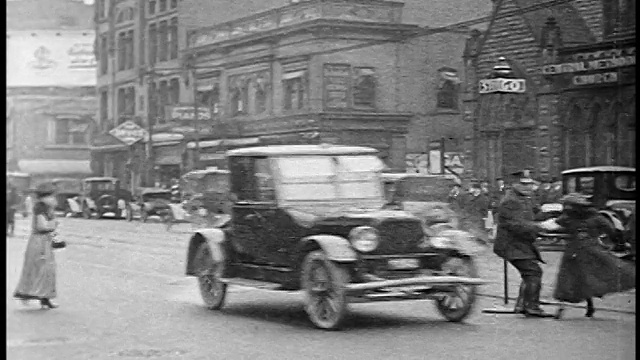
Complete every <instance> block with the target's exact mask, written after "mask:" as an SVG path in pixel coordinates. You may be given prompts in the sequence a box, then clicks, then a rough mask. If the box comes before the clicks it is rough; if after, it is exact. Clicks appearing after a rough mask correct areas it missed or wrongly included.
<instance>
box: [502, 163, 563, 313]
mask: <svg viewBox="0 0 640 360" xmlns="http://www.w3.org/2000/svg"><path fill="white" fill-rule="evenodd" d="M512 175H513V176H516V177H518V178H519V180H518V181H517V182H514V183H513V185H512V187H511V189H510V190H509V191H508V192H507V194H506V195H505V197H504V198H503V199H502V201H501V202H500V204H499V206H498V209H497V216H498V231H497V234H496V239H495V243H494V247H493V252H494V253H495V254H496V255H498V256H500V257H501V258H503V259H505V260H506V261H508V262H509V263H510V264H511V265H513V266H514V267H515V268H516V269H517V270H518V272H519V273H520V276H521V277H522V283H521V284H520V293H519V295H518V300H517V301H516V307H515V312H516V313H519V314H524V315H526V316H528V317H538V318H543V317H552V316H553V315H552V314H547V313H545V312H544V311H543V310H542V309H541V308H540V290H541V288H542V269H541V268H540V265H538V263H539V262H542V263H544V261H543V260H542V257H541V256H540V252H539V251H538V249H537V248H536V247H535V245H534V242H535V240H536V237H537V233H538V231H539V230H540V228H539V226H538V225H537V224H536V223H535V222H534V212H533V209H534V204H533V199H532V196H533V180H532V179H531V178H530V177H528V176H527V174H526V173H525V172H523V171H522V172H517V173H514V174H512Z"/></svg>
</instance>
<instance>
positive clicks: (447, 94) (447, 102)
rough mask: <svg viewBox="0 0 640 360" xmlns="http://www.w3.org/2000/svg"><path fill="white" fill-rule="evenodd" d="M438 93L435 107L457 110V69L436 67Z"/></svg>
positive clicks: (458, 86) (458, 81) (458, 79)
mask: <svg viewBox="0 0 640 360" xmlns="http://www.w3.org/2000/svg"><path fill="white" fill-rule="evenodd" d="M438 77H439V79H438V81H439V84H438V93H437V95H436V99H437V103H436V108H438V109H448V110H458V103H459V101H458V95H459V93H460V83H461V81H460V78H459V77H458V71H457V70H455V69H452V68H450V67H442V68H440V69H438Z"/></svg>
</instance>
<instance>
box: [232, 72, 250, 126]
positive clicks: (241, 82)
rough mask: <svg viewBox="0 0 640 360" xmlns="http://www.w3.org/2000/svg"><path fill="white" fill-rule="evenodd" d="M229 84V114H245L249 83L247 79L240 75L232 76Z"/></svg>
mask: <svg viewBox="0 0 640 360" xmlns="http://www.w3.org/2000/svg"><path fill="white" fill-rule="evenodd" d="M229 84H230V86H229V93H230V94H231V96H230V100H231V102H230V112H231V116H236V115H240V114H246V113H247V104H248V100H249V84H248V81H247V79H245V78H244V77H241V76H236V77H232V78H231V79H230V81H229Z"/></svg>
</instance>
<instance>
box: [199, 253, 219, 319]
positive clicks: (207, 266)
mask: <svg viewBox="0 0 640 360" xmlns="http://www.w3.org/2000/svg"><path fill="white" fill-rule="evenodd" d="M196 261H197V262H196V264H198V267H197V269H198V285H199V287H200V295H201V296H202V300H203V301H204V303H205V305H206V307H207V309H209V310H219V309H221V308H222V306H224V300H225V298H226V297H227V284H225V283H223V282H222V281H221V278H222V267H223V264H221V263H215V262H214V260H213V256H212V254H211V249H210V248H209V245H207V244H206V243H202V244H201V245H200V247H198V251H197V252H196Z"/></svg>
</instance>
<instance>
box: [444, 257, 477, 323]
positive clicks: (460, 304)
mask: <svg viewBox="0 0 640 360" xmlns="http://www.w3.org/2000/svg"><path fill="white" fill-rule="evenodd" d="M442 271H443V273H444V275H454V276H464V277H477V276H478V271H477V269H476V267H475V264H474V263H473V260H471V259H470V258H461V257H452V258H450V259H448V260H447V261H445V263H444V264H443V265H442ZM475 300H476V286H474V285H454V286H452V287H451V289H449V291H446V292H445V293H444V294H443V295H442V296H441V297H440V298H438V299H437V300H436V306H437V308H438V311H439V312H440V314H441V315H442V316H444V318H445V319H447V320H448V321H451V322H460V321H463V320H464V319H466V318H467V316H469V314H470V313H471V310H473V306H474V304H475Z"/></svg>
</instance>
